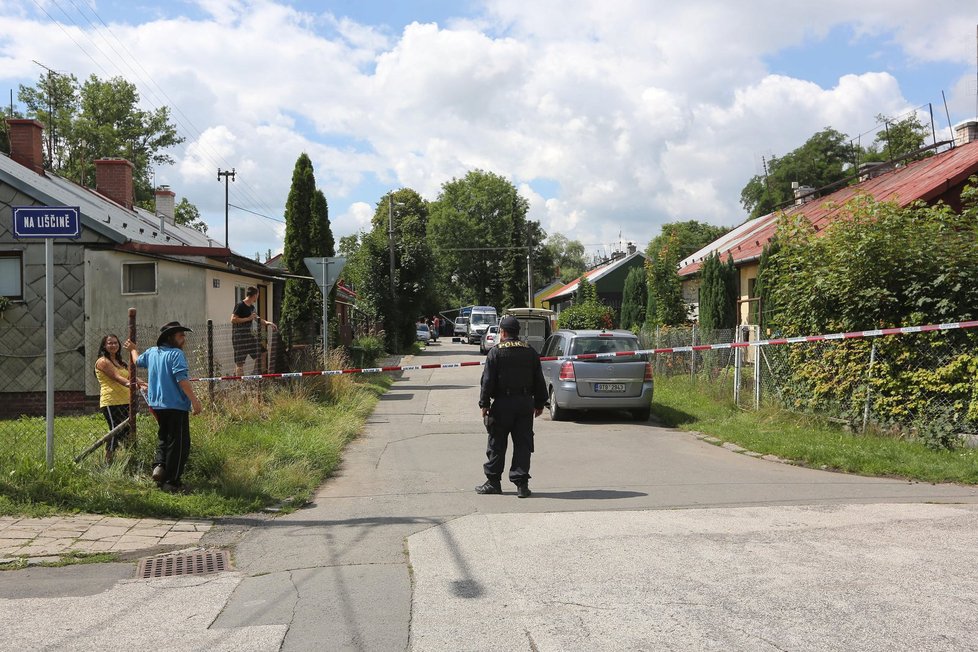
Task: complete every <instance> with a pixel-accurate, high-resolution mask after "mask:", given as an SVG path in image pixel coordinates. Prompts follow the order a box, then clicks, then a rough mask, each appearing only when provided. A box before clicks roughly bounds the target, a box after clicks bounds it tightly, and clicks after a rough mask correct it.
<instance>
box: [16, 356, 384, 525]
mask: <svg viewBox="0 0 978 652" xmlns="http://www.w3.org/2000/svg"><path fill="white" fill-rule="evenodd" d="M390 383H391V379H390V378H389V377H387V376H385V375H380V374H377V375H370V376H359V377H358V376H337V377H317V378H308V379H302V380H298V381H275V382H274V383H263V384H262V385H261V386H259V385H257V384H245V383H241V384H237V385H233V386H228V388H227V392H228V394H227V395H225V396H223V397H220V398H219V399H218V400H217V401H216V404H215V405H214V406H212V407H210V408H209V409H206V410H205V411H204V412H203V413H202V414H201V415H200V416H197V417H191V423H190V432H191V441H192V443H191V452H190V459H189V463H188V466H187V470H186V472H185V473H184V477H183V479H184V482H185V483H186V484H188V485H189V486H190V487H191V488H192V489H193V491H192V492H191V493H189V494H186V495H180V494H166V493H163V492H161V491H159V490H158V489H157V488H156V486H155V485H154V484H153V482H152V480H151V479H150V477H149V473H150V464H151V462H152V459H153V453H154V449H155V446H156V424H155V422H154V421H153V419H152V417H151V416H149V415H143V414H141V415H140V416H139V417H138V419H139V420H138V426H137V428H138V433H139V437H138V439H137V442H136V446H135V447H133V448H131V449H128V450H127V451H125V452H120V453H118V454H117V456H116V460H115V462H114V463H113V464H112V465H111V466H109V467H106V466H105V465H104V456H103V453H102V451H96V452H95V453H93V454H92V455H91V456H90V457H89V458H88V459H86V460H84V461H83V462H82V463H81V464H75V462H74V460H73V456H74V455H76V454H77V453H79V452H80V451H82V450H83V449H84V448H85V447H86V446H87V445H89V444H91V443H92V442H93V441H95V440H96V439H97V438H98V436H99V435H101V434H104V430H105V422H104V420H103V419H102V417H101V416H100V415H90V416H83V417H59V418H58V420H57V423H56V425H55V443H56V445H55V452H56V459H55V468H54V469H53V471H50V472H49V471H47V469H46V468H45V464H44V421H43V419H21V420H19V421H17V422H13V423H16V424H18V426H19V428H18V430H17V431H16V432H17V433H20V434H19V436H13V437H10V438H9V439H8V441H7V442H6V443H5V446H4V448H3V449H2V450H0V515H27V516H46V515H50V514H55V513H71V512H88V513H96V514H115V515H120V516H133V517H145V516H151V517H170V518H184V517H216V516H224V515H229V514H241V513H247V512H252V511H256V510H260V509H262V508H264V507H266V506H269V505H273V504H278V503H283V502H288V503H290V504H293V505H295V504H301V503H302V502H304V501H305V500H307V499H308V498H309V497H310V496H311V495H312V493H313V492H314V491H315V490H316V488H317V487H318V486H319V485H320V484H322V482H323V481H324V480H325V479H326V478H327V477H328V476H329V474H330V473H331V472H332V471H333V469H335V468H336V466H337V464H338V463H339V461H340V455H341V453H342V451H343V448H344V446H345V445H346V444H347V442H349V441H350V440H351V439H353V438H354V437H356V436H357V435H358V434H359V432H360V431H361V429H362V428H363V424H364V423H365V421H366V419H367V417H368V416H369V415H370V413H371V411H372V410H373V408H374V406H375V405H376V402H377V400H378V398H379V397H380V395H381V394H383V393H384V392H385V391H386V390H387V388H388V387H389V386H390ZM202 393H203V394H205V395H206V389H203V391H202Z"/></svg>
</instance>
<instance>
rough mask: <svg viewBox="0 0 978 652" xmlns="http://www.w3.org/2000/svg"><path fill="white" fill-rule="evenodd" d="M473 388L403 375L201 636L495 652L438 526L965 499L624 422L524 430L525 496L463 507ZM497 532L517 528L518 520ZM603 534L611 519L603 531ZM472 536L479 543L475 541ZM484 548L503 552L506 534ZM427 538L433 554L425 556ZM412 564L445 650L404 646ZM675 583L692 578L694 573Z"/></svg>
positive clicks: (456, 349) (449, 534)
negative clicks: (265, 630)
mask: <svg viewBox="0 0 978 652" xmlns="http://www.w3.org/2000/svg"><path fill="white" fill-rule="evenodd" d="M476 354H477V351H476V349H475V347H471V346H468V345H463V344H452V343H450V342H445V341H444V340H443V341H442V342H440V343H438V344H435V345H433V346H431V347H430V348H429V349H428V350H427V351H426V352H425V354H424V356H423V357H424V362H438V361H441V362H451V361H461V360H467V359H474V358H475V357H476ZM480 373H481V372H480V369H479V368H462V369H446V370H434V371H424V372H421V371H417V372H411V373H410V374H407V375H405V377H404V378H403V379H402V380H400V381H399V382H397V383H396V384H395V385H394V386H393V388H392V390H391V391H390V392H389V393H388V394H387V395H386V396H385V397H384V398H383V400H382V401H381V403H380V405H379V407H378V409H377V410H376V412H375V414H374V415H373V417H372V418H371V420H370V422H369V425H368V428H367V431H366V433H365V436H363V437H362V438H360V439H359V440H358V441H356V442H355V443H353V444H352V445H351V446H350V448H349V449H348V450H347V454H346V456H345V460H344V463H343V465H342V468H341V469H340V471H339V473H338V474H337V476H336V477H334V478H333V479H332V480H331V481H330V482H328V483H327V484H326V485H325V486H324V487H323V489H322V490H321V491H320V492H319V494H318V496H317V497H316V501H315V504H314V505H312V506H310V507H309V508H307V509H303V510H301V511H300V512H298V513H295V514H292V515H290V516H287V517H284V518H281V519H277V520H276V521H274V522H273V523H271V524H269V525H268V526H265V527H262V528H259V529H257V530H255V531H254V532H253V533H251V534H250V535H249V536H248V537H247V538H246V540H245V541H243V542H242V543H241V544H240V545H239V546H238V548H237V555H236V563H237V566H238V568H239V569H240V570H241V571H242V572H244V573H245V574H246V575H249V576H250V577H248V578H246V579H245V580H244V581H243V582H242V583H241V585H240V586H239V587H238V588H237V590H236V591H235V594H234V595H233V596H232V599H231V600H230V602H229V604H228V606H227V607H226V608H225V609H224V611H223V612H222V614H221V616H220V617H219V618H218V619H217V621H216V622H215V624H214V627H237V626H243V625H265V624H286V625H288V626H289V629H288V633H287V635H286V638H285V642H284V646H283V649H287V650H305V649H313V648H315V647H316V646H317V643H321V642H322V641H329V642H330V644H329V648H330V649H359V650H393V649H404V648H405V647H406V646H407V645H408V642H409V640H408V639H409V631H410V624H411V622H412V618H413V619H414V623H415V627H414V641H413V644H414V647H416V648H419V649H459V650H462V649H472V650H476V649H504V648H505V647H506V646H505V645H497V643H501V642H502V640H503V639H500V640H499V641H494V640H491V639H485V638H481V639H480V638H478V637H474V638H464V637H463V633H464V632H469V633H470V634H471V632H473V631H479V629H478V627H476V628H474V629H471V628H470V629H468V630H466V629H465V628H463V627H461V625H462V623H463V622H465V621H466V618H465V617H463V616H464V615H466V614H467V616H468V618H469V619H470V620H471V619H475V620H476V621H479V620H480V619H481V618H482V615H481V614H480V611H479V610H473V609H472V605H471V604H466V601H471V598H469V597H466V596H467V595H468V594H469V593H472V592H474V591H476V590H478V591H486V592H488V591H489V589H488V588H486V586H485V582H484V581H480V582H479V583H478V584H476V583H471V582H470V579H469V573H470V572H471V573H475V572H476V567H477V566H478V565H479V564H480V563H484V562H485V561H486V557H485V556H483V555H480V554H479V553H478V552H477V551H479V550H480V549H481V548H480V546H479V541H480V536H479V532H480V529H479V528H476V529H475V531H474V534H475V538H474V539H472V538H471V537H470V538H460V539H458V540H455V539H454V538H453V537H455V536H456V534H455V529H454V528H453V527H441V526H442V525H443V524H446V523H449V522H454V521H457V520H459V519H461V518H462V517H466V516H468V515H474V516H473V518H476V517H478V516H480V515H504V514H509V515H519V514H530V513H541V514H549V513H555V512H577V513H578V514H577V515H576V516H574V517H573V518H572V519H571V520H573V521H575V522H578V523H580V524H583V525H582V526H583V527H585V528H588V527H590V526H589V525H588V523H589V519H590V515H593V514H594V512H618V511H625V510H628V511H629V512H634V511H643V510H650V509H654V510H660V509H670V510H672V509H678V508H700V507H722V506H727V507H744V506H755V507H757V506H785V505H830V504H839V505H843V504H853V503H898V502H945V501H947V502H959V501H969V502H975V501H978V492H976V491H975V490H974V489H973V488H962V487H955V486H931V485H925V484H916V483H909V482H905V481H900V480H893V479H871V478H860V477H853V476H847V475H841V474H835V473H826V472H821V471H814V470H809V469H802V468H798V467H793V466H788V465H782V464H774V463H770V462H765V461H762V460H756V459H752V458H749V457H745V456H743V455H737V454H734V453H731V452H729V451H726V450H723V449H720V448H717V447H715V446H711V445H709V444H706V443H703V442H701V441H698V440H697V439H695V438H694V437H692V436H690V435H688V434H684V433H680V432H677V431H674V430H671V429H666V428H662V427H659V426H657V425H655V424H653V423H645V424H638V423H634V422H631V421H629V420H628V418H627V417H626V416H625V415H621V416H616V415H612V416H608V415H603V416H589V417H587V418H585V419H583V420H582V421H580V422H576V423H575V422H571V423H553V422H550V421H549V420H548V419H547V418H546V417H544V418H541V419H538V420H537V424H536V442H535V443H536V453H535V454H534V457H533V466H532V470H531V474H532V476H533V480H532V481H531V486H532V488H533V490H534V495H533V497H532V498H530V499H527V500H520V499H517V498H516V497H515V495H514V493H513V491H514V488H513V487H512V486H509V487H506V488H505V489H506V491H507V492H508V495H503V496H478V495H476V494H475V493H474V492H473V491H472V489H473V487H474V486H475V485H477V484H480V483H481V482H482V481H483V480H484V477H483V475H482V468H481V465H482V462H483V461H484V456H485V431H484V430H483V427H482V422H481V418H480V415H479V410H478V407H477V401H478V395H477V386H478V380H479V375H480ZM507 518H516V520H517V521H519V517H518V516H516V517H512V516H509V517H507ZM602 520H603V522H607V517H604V516H603V517H602ZM616 520H617V519H616V517H615V516H614V515H612V516H611V522H612V523H614V522H615V521H616ZM459 522H461V521H459ZM527 522H528V523H529V522H536V521H527ZM575 527H578V526H575ZM465 532H467V533H468V534H470V535H471V534H473V531H472V530H468V529H467V530H465ZM416 533H425V534H424V537H427V539H425V538H423V537H422V538H419V539H418V540H417V542H415V539H414V538H411V539H410V540H409V541H410V544H409V546H410V550H411V559H410V560H409V558H408V555H407V554H406V546H405V539H406V538H407V537H412V535H415V534H416ZM459 536H461V535H459ZM485 536H486V534H485V531H482V536H481V539H483V540H484V539H485ZM497 536H499V537H500V538H501V540H502V541H507V537H506V534H505V528H503V531H502V532H501V533H497ZM530 536H531V537H532V536H535V535H533V534H531V535H530ZM429 539H433V540H434V541H435V542H436V543H434V544H431V545H435V547H436V548H437V550H440V554H439V553H438V552H435V553H432V552H431V548H430V546H427V547H426V544H425V542H426V541H428V540H429ZM513 543H515V542H513ZM622 543H623V545H627V544H626V543H625V542H624V541H623V542H622ZM501 545H502V544H501ZM439 546H440V547H439ZM466 546H474V551H476V552H469V551H467V549H466ZM584 551H585V549H581V552H584ZM415 555H417V558H418V559H421V558H422V557H423V558H424V559H426V560H427V563H426V564H425V565H424V568H423V570H424V572H428V571H429V570H431V569H432V568H440V569H450V574H451V573H454V577H453V578H452V579H449V580H447V584H446V583H444V582H443V583H438V582H432V583H430V584H427V583H426V584H424V586H423V588H424V590H425V591H426V593H424V594H423V595H422V594H419V593H418V592H416V593H415V595H414V605H415V607H416V609H418V608H424V609H427V608H428V607H430V606H431V605H432V604H435V605H436V606H435V609H436V610H437V609H441V608H444V610H443V614H444V616H445V617H446V618H447V623H448V625H449V631H450V632H451V631H452V626H455V627H458V629H457V630H456V633H457V634H458V635H459V638H456V639H454V640H447V641H446V640H444V639H440V638H439V637H438V636H435V637H434V638H431V639H425V638H424V636H425V635H426V633H427V631H426V632H424V633H422V632H419V631H418V626H419V625H420V626H422V627H428V626H429V625H430V626H431V627H430V629H431V630H432V631H435V630H437V628H438V623H439V622H441V623H443V624H444V623H445V622H446V621H445V620H444V618H443V619H441V620H439V619H438V618H432V619H430V620H428V619H425V618H426V617H427V615H428V614H429V613H430V612H429V611H424V612H423V613H421V612H419V611H415V612H414V613H412V599H411V598H412V576H411V571H410V569H409V568H410V564H413V563H415ZM544 557H545V558H547V555H544ZM575 559H576V558H575ZM420 570H421V567H420V566H418V567H417V568H416V569H415V571H416V572H418V571H420ZM684 571H685V572H689V573H692V574H695V573H696V572H697V569H696V568H695V567H689V568H686V569H684ZM557 577H558V576H557V575H554V578H555V579H556V578H557ZM425 579H428V576H427V575H426V576H425ZM498 580H499V581H500V582H506V581H508V580H507V579H506V578H505V577H500V578H498ZM446 587H448V588H447V593H446V592H445V591H446ZM480 587H481V588H480ZM429 589H430V592H429ZM476 597H478V596H476ZM448 598H451V599H448ZM438 604H440V605H441V607H439V606H437V605H438ZM453 605H454V607H455V608H453ZM419 618H420V620H419ZM453 624H454V625H453ZM519 634H520V637H518V638H520V640H521V641H522V645H523V647H524V648H525V649H530V647H529V643H528V639H527V638H525V637H524V636H523V632H522V631H521V632H519ZM426 640H427V642H426ZM431 642H434V645H429V643H431ZM439 646H441V647H439ZM613 648H614V645H611V646H610V647H609V649H613ZM537 649H544V648H539V647H538V648H537ZM546 649H555V650H556V649H566V648H562V647H560V646H559V645H558V646H556V647H550V646H548V647H547V648H546Z"/></svg>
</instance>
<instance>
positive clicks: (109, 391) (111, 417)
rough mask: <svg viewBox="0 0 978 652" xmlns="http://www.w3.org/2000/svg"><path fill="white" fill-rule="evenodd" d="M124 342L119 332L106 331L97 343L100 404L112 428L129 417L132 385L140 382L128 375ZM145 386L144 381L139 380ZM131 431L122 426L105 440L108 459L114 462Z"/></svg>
mask: <svg viewBox="0 0 978 652" xmlns="http://www.w3.org/2000/svg"><path fill="white" fill-rule="evenodd" d="M121 352H122V344H121V343H120V342H119V338H118V337H117V336H116V335H106V336H105V337H103V338H102V341H101V342H100V343H99V345H98V360H97V361H96V362H95V378H96V379H98V385H99V397H98V406H99V409H100V410H101V411H102V415H103V416H104V417H105V421H106V423H107V424H108V425H109V431H110V432H111V431H112V430H114V429H115V427H116V426H118V425H119V424H121V423H125V422H127V421H129V385H130V383H133V382H136V383H139V381H138V379H130V378H129V366H128V365H127V364H126V363H125V362H123V360H122V353H121ZM139 384H140V385H143V386H145V383H139ZM128 435H129V428H128V427H126V428H123V429H122V431H121V432H119V434H117V435H115V436H114V437H112V439H110V440H109V441H107V442H106V443H105V463H106V464H112V458H113V457H114V456H115V451H116V449H117V448H118V447H119V444H121V443H123V442H124V441H125V439H126V437H127V436H128Z"/></svg>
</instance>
